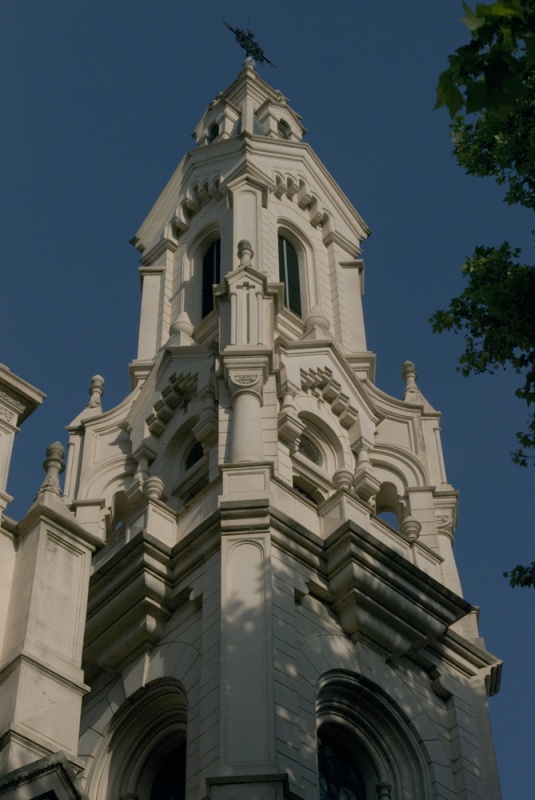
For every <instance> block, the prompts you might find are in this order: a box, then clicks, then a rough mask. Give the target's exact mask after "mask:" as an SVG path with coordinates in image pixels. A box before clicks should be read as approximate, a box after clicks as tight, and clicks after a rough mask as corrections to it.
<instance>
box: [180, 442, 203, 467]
mask: <svg viewBox="0 0 535 800" xmlns="http://www.w3.org/2000/svg"><path fill="white" fill-rule="evenodd" d="M203 455H204V449H203V446H202V444H201V443H200V442H195V443H194V444H193V446H192V448H191V450H190V451H189V453H188V454H187V456H186V459H185V461H184V467H185V469H186V471H187V470H189V469H191V468H192V466H193V465H194V464H196V463H197V461H200V460H201V458H202V457H203Z"/></svg>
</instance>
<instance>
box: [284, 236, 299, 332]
mask: <svg viewBox="0 0 535 800" xmlns="http://www.w3.org/2000/svg"><path fill="white" fill-rule="evenodd" d="M279 280H280V282H281V283H283V284H284V305H285V306H286V307H287V308H289V309H290V311H293V312H294V314H298V316H301V315H302V311H301V281H300V276H299V258H298V255H297V250H296V249H295V247H294V246H293V244H292V243H291V242H289V241H288V239H287V238H286V237H285V236H279Z"/></svg>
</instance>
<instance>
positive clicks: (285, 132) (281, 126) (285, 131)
mask: <svg viewBox="0 0 535 800" xmlns="http://www.w3.org/2000/svg"><path fill="white" fill-rule="evenodd" d="M277 132H278V134H279V136H282V138H283V139H290V138H291V136H292V130H291V128H290V126H289V125H288V123H287V122H286V120H284V119H280V120H279V121H278V123H277Z"/></svg>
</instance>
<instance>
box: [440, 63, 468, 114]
mask: <svg viewBox="0 0 535 800" xmlns="http://www.w3.org/2000/svg"><path fill="white" fill-rule="evenodd" d="M463 105H464V98H463V96H462V94H461V91H460V89H459V87H458V86H457V84H456V83H455V80H454V78H453V77H452V74H451V70H445V71H444V72H442V73H441V74H440V75H439V78H438V86H437V98H436V103H435V108H441V107H442V106H446V107H447V109H448V111H449V112H450V116H451V118H452V119H453V117H454V116H455V114H457V112H458V111H459V110H460V109H461V108H462V107H463Z"/></svg>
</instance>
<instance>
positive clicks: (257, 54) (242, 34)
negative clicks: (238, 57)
mask: <svg viewBox="0 0 535 800" xmlns="http://www.w3.org/2000/svg"><path fill="white" fill-rule="evenodd" d="M223 24H224V25H226V26H227V28H228V29H229V31H232V33H233V34H234V36H235V38H236V41H237V42H238V44H239V45H240V47H242V48H243V49H244V50H245V52H246V53H247V57H248V58H252V59H254V60H255V61H258V63H259V64H263V63H264V62H265V63H266V64H269V65H270V66H271V67H274V66H275V64H274V63H273V62H272V61H270V60H269V58H266V56H265V55H264V51H263V50H262V48H261V47H260V45H259V44H257V42H255V40H254V39H253V35H254V34H253V32H252V30H251V29H250V28H247V30H246V31H244V30H242V29H241V28H232V27H231V26H230V25H229V24H228V22H225V20H223Z"/></svg>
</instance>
